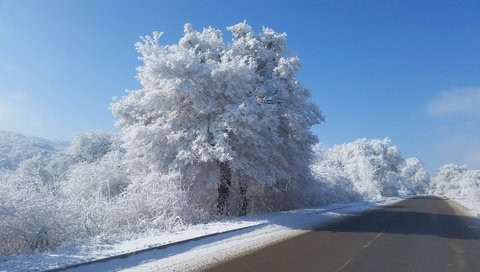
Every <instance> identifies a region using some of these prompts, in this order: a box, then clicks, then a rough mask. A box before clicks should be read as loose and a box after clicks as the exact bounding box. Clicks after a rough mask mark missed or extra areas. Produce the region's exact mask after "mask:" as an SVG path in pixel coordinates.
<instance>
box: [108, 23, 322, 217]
mask: <svg viewBox="0 0 480 272" xmlns="http://www.w3.org/2000/svg"><path fill="white" fill-rule="evenodd" d="M228 30H229V31H230V32H231V33H232V37H233V40H232V42H230V43H226V42H225V41H224V40H223V38H222V32H221V31H219V30H217V29H214V28H205V29H203V31H201V32H198V31H195V30H193V29H192V26H191V25H190V24H186V25H185V27H184V36H183V37H182V38H181V39H180V41H179V42H178V43H177V44H172V45H163V46H162V45H160V44H159V39H160V37H161V35H162V33H158V32H154V33H153V35H152V36H146V37H144V38H142V41H141V42H139V43H137V44H136V48H137V51H138V52H139V53H140V60H141V61H143V65H142V66H141V67H139V68H138V75H137V78H138V80H139V81H140V83H141V85H142V88H141V89H140V90H134V91H129V92H128V93H127V95H126V96H124V97H123V98H121V99H120V100H115V101H114V102H113V104H112V112H113V114H114V115H115V116H117V118H118V120H117V125H118V126H119V127H120V128H121V129H122V137H123V140H124V143H125V148H126V150H127V154H128V158H129V160H130V162H131V163H132V165H133V167H134V169H135V170H136V172H137V173H139V175H143V176H144V177H147V176H155V177H157V179H158V181H157V183H158V184H161V183H162V182H165V180H162V178H160V177H165V178H172V177H173V178H174V179H175V181H174V182H176V183H178V185H179V186H181V188H182V190H183V191H184V192H186V193H187V195H188V199H189V201H190V202H191V203H193V204H197V205H203V206H204V207H206V208H207V209H210V210H211V211H215V210H216V211H217V212H219V213H221V214H225V213H229V212H232V210H235V211H234V212H236V213H240V214H245V213H246V211H247V208H248V205H249V203H248V202H247V198H248V194H249V190H250V189H249V188H251V187H252V186H251V185H253V184H257V185H258V184H262V185H264V186H267V187H268V186H271V187H272V188H273V187H275V185H276V184H278V183H282V182H283V183H289V184H301V183H302V182H304V181H305V180H307V179H308V178H309V168H308V164H309V162H310V160H311V157H312V151H311V150H312V149H311V147H312V145H313V144H315V143H316V142H317V139H316V137H315V136H314V135H313V134H312V133H311V131H310V128H311V127H312V126H313V125H315V124H318V123H320V122H321V121H323V116H322V115H321V113H320V111H319V109H318V107H317V106H316V105H314V104H312V103H310V102H309V101H308V99H309V92H308V91H307V90H306V89H305V88H304V87H303V86H302V85H301V84H300V82H299V81H298V80H297V78H296V76H295V75H296V73H297V71H298V69H299V67H300V63H299V59H298V58H297V57H295V56H290V54H289V51H288V50H287V46H286V34H285V33H277V32H275V31H273V30H272V29H269V28H263V30H262V31H261V32H260V33H255V32H253V31H252V29H251V27H250V26H249V25H248V24H246V23H239V24H237V25H234V26H232V27H229V28H228ZM169 182H171V180H170V181H169ZM137 183H142V179H141V178H139V179H138V181H137ZM153 184H155V183H153ZM148 186H153V185H152V184H151V183H149V185H148ZM208 188H210V189H212V188H214V191H216V192H217V195H216V196H215V197H212V195H211V192H212V190H208ZM232 190H235V192H232ZM234 193H235V194H237V195H239V196H240V201H238V205H237V206H236V207H230V208H229V206H228V205H229V204H228V203H229V201H230V200H229V198H231V196H232V194H234ZM212 199H215V200H213V201H212ZM198 203H201V204H198Z"/></svg>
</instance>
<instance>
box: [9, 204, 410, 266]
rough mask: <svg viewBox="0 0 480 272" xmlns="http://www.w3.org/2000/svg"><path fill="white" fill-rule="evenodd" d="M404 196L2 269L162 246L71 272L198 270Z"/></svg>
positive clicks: (258, 218)
mask: <svg viewBox="0 0 480 272" xmlns="http://www.w3.org/2000/svg"><path fill="white" fill-rule="evenodd" d="M401 199H402V198H386V199H384V200H382V201H376V202H353V203H344V204H331V205H326V206H322V207H318V208H310V209H299V210H293V211H286V212H277V213H271V214H263V215H254V216H247V217H242V218H232V219H229V220H224V221H220V222H213V223H209V224H202V225H195V226H189V227H188V228H186V229H184V230H181V231H177V232H172V233H161V234H157V235H151V236H146V237H143V238H140V239H135V240H130V241H125V242H122V243H118V244H111V245H106V244H103V245H94V246H90V247H84V248H71V247H70V248H61V249H58V250H56V251H52V252H48V253H42V254H37V255H22V256H15V257H8V258H4V259H3V260H2V259H0V271H2V272H3V271H43V270H48V269H55V268H64V267H66V266H69V265H73V264H78V263H83V262H89V261H94V260H99V259H104V258H109V257H112V256H116V255H120V254H125V253H132V252H138V251H141V250H145V249H148V248H153V247H159V246H160V247H161V248H160V249H154V250H148V251H142V252H138V253H136V254H132V255H129V256H128V257H126V258H116V259H110V260H108V261H105V262H96V263H92V264H90V265H85V266H78V267H76V268H71V269H70V270H69V271H175V270H177V271H188V270H194V269H199V268H201V267H205V266H208V265H211V264H212V263H215V262H218V261H220V260H223V259H226V258H231V257H233V256H235V255H238V254H241V253H244V252H247V251H249V250H254V249H256V248H259V247H263V246H266V245H268V244H270V243H274V242H278V241H281V240H282V239H287V238H289V237H292V236H294V235H298V234H301V233H303V232H305V231H308V230H311V229H312V227H315V226H319V225H321V224H327V223H329V222H332V221H334V220H338V219H339V218H342V217H345V216H351V215H356V214H358V213H361V212H365V211H368V210H371V209H374V208H375V207H378V206H380V205H386V204H391V203H393V202H397V201H400V200H401ZM215 234H217V235H215ZM202 237H203V238H202ZM182 241H183V242H182ZM169 245H170V246H169Z"/></svg>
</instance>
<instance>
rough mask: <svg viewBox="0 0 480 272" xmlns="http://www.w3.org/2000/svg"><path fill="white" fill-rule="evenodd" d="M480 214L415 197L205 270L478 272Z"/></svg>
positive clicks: (449, 203)
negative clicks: (473, 214) (479, 220)
mask: <svg viewBox="0 0 480 272" xmlns="http://www.w3.org/2000/svg"><path fill="white" fill-rule="evenodd" d="M476 220H478V218H472V217H470V216H468V215H467V214H466V213H465V212H464V211H463V210H462V209H461V208H460V207H459V206H457V204H455V203H453V202H450V201H448V200H444V199H441V198H435V197H417V198H413V199H408V200H404V201H402V202H399V203H397V204H395V205H392V206H385V207H382V208H380V209H378V210H375V211H372V212H368V213H365V214H362V215H359V216H354V217H349V218H347V219H345V220H342V221H338V222H336V223H334V224H331V225H327V226H324V227H321V228H319V229H316V230H312V231H310V232H307V233H305V234H302V235H299V236H297V237H294V238H292V239H289V240H285V241H283V242H280V243H277V244H274V245H271V246H269V247H265V248H262V249H260V250H257V251H254V252H249V253H247V254H245V255H243V256H240V257H237V258H235V259H232V260H229V261H227V262H224V263H220V264H216V265H215V266H213V267H209V268H207V269H206V271H242V272H247V271H262V272H264V271H298V272H300V271H316V272H318V271H332V272H348V271H355V272H362V271H365V272H375V271H379V272H396V271H399V272H400V271H408V272H412V271H421V272H430V271H431V272H441V271H453V272H460V271H470V272H475V271H480V240H479V237H480V228H479V223H478V221H477V222H476Z"/></svg>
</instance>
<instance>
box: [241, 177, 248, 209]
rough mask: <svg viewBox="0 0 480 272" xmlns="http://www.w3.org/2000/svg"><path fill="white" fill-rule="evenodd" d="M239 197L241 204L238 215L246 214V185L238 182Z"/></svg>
mask: <svg viewBox="0 0 480 272" xmlns="http://www.w3.org/2000/svg"><path fill="white" fill-rule="evenodd" d="M240 198H241V200H242V206H241V208H240V216H245V215H247V208H248V199H247V185H246V184H245V183H243V182H240Z"/></svg>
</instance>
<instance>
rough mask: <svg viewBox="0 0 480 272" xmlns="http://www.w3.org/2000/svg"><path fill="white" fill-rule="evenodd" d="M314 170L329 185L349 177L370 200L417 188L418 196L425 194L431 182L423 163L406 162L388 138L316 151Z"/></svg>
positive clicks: (411, 160)
mask: <svg viewBox="0 0 480 272" xmlns="http://www.w3.org/2000/svg"><path fill="white" fill-rule="evenodd" d="M312 170H313V172H314V174H315V175H316V176H317V178H318V177H320V179H324V180H327V181H328V180H335V179H339V178H338V177H342V176H344V177H346V178H347V179H349V180H350V181H351V182H352V183H353V185H354V186H355V188H356V190H357V191H358V192H359V193H361V194H362V195H363V197H364V198H367V199H377V198H381V197H384V196H395V195H398V194H401V193H414V192H416V191H415V188H417V187H419V189H420V190H421V191H420V192H418V193H424V191H423V189H422V188H425V187H424V186H426V185H425V183H427V182H428V180H429V177H428V173H427V172H426V171H425V169H424V168H423V165H422V164H421V162H420V161H418V159H415V158H412V159H409V160H407V161H405V160H404V159H403V158H402V156H401V155H400V150H399V149H398V147H396V146H395V145H393V144H392V142H391V141H390V139H388V138H386V139H383V140H377V139H374V140H367V139H365V138H364V139H359V140H356V141H354V142H350V143H345V144H342V145H336V146H334V147H332V148H330V149H328V150H321V149H320V150H317V158H316V160H315V162H314V164H313V165H312ZM343 182H344V184H346V185H347V183H345V181H343ZM343 187H348V186H342V188H343Z"/></svg>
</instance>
